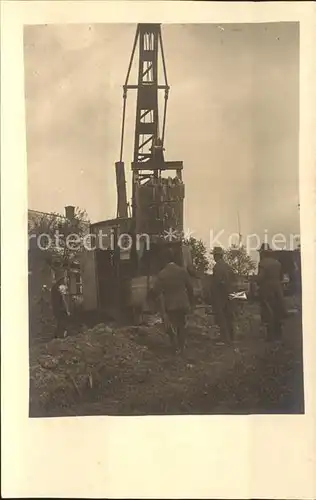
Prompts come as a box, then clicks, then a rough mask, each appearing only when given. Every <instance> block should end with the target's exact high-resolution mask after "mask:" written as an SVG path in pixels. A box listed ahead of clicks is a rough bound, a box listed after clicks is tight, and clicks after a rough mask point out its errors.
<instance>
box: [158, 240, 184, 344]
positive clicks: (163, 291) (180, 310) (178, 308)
mask: <svg viewBox="0 0 316 500" xmlns="http://www.w3.org/2000/svg"><path fill="white" fill-rule="evenodd" d="M150 295H151V296H152V297H153V298H157V297H159V298H160V300H161V302H160V304H161V312H162V316H163V319H164V324H165V327H166V330H167V333H168V335H169V337H170V342H171V347H172V349H173V351H174V352H177V351H178V350H180V352H183V350H184V348H185V341H186V332H185V320H186V314H187V313H188V312H189V310H190V308H191V307H192V305H193V287H192V284H191V280H190V277H189V274H188V272H187V271H186V269H184V268H183V267H181V266H179V265H178V264H177V263H176V258H175V253H174V251H173V250H172V249H171V248H170V249H168V250H167V251H166V266H165V267H164V268H163V269H162V270H161V271H160V273H159V274H158V276H157V278H156V281H155V283H154V286H153V288H152V290H151V291H150Z"/></svg>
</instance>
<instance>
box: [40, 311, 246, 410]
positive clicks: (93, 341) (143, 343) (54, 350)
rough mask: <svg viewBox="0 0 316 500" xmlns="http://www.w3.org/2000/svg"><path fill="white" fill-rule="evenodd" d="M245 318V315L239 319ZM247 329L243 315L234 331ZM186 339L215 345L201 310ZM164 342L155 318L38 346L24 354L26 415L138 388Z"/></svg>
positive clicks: (210, 324)
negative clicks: (27, 370) (27, 358)
mask: <svg viewBox="0 0 316 500" xmlns="http://www.w3.org/2000/svg"><path fill="white" fill-rule="evenodd" d="M244 316H245V315H244ZM246 322H248V324H249V314H248V315H247V317H246V316H245V317H244V318H241V319H240V321H239V329H240V330H241V329H245V324H246ZM187 328H188V331H189V335H190V337H191V338H194V337H198V338H199V339H201V340H202V339H203V337H207V338H213V339H215V338H216V337H217V336H218V328H217V327H216V326H215V325H214V320H213V317H212V315H209V314H206V313H205V311H204V310H203V308H202V309H201V310H196V311H195V312H194V314H192V315H191V316H190V317H189V318H188V323H187ZM168 349H169V342H168V337H167V335H166V333H165V332H164V328H163V325H162V322H161V320H160V318H159V317H157V316H150V317H148V318H147V321H146V324H144V325H141V326H128V327H123V328H122V327H121V328H117V327H113V326H109V325H106V324H104V323H101V324H98V325H96V326H95V327H93V328H90V329H88V328H83V329H82V332H81V333H77V334H72V335H70V336H68V337H66V338H64V339H52V340H49V341H48V342H46V343H38V344H35V345H33V346H32V347H31V349H30V407H31V408H32V413H35V414H36V413H43V412H45V411H46V410H47V411H48V412H49V411H50V409H52V408H67V407H69V406H71V405H72V404H75V403H76V402H78V400H85V401H86V400H88V399H89V398H92V399H94V400H95V398H97V397H98V395H100V394H103V395H104V394H105V393H106V394H107V395H109V396H111V395H113V394H115V392H116V391H117V390H119V389H120V388H122V387H124V385H125V384H129V385H131V384H134V383H135V384H138V383H139V382H142V381H144V380H146V377H147V376H148V374H149V373H150V372H151V371H152V370H153V369H156V367H157V366H156V365H157V363H160V361H159V358H160V359H163V358H165V357H166V356H168V352H169V351H168Z"/></svg>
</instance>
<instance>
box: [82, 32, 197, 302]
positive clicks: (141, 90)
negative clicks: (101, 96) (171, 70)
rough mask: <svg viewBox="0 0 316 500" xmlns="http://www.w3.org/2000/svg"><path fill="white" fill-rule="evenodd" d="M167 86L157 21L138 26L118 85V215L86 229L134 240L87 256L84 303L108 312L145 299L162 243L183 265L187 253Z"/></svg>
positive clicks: (179, 163)
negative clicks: (131, 110) (130, 144)
mask: <svg viewBox="0 0 316 500" xmlns="http://www.w3.org/2000/svg"><path fill="white" fill-rule="evenodd" d="M135 61H137V69H138V71H137V74H138V77H137V81H136V82H134V83H132V82H131V81H130V80H131V70H132V67H133V63H134V62H135ZM159 68H162V75H161V76H162V82H160V81H159V77H160V74H158V73H159V71H158V70H159ZM169 90H170V88H169V85H168V80H167V72H166V64H165V56H164V50H163V43H162V36H161V25H160V24H139V25H138V26H137V30H136V36H135V39H134V44H133V48H132V54H131V58H130V62H129V66H128V71H127V76H126V80H125V83H124V85H123V112H122V128H121V142H120V156H119V161H117V162H116V163H115V170H116V188H117V214H116V218H115V219H111V220H106V221H101V222H97V223H95V224H92V225H91V228H90V232H91V233H92V234H96V233H97V232H98V231H100V229H101V230H102V232H103V231H105V232H106V231H108V230H110V231H111V232H112V233H113V234H114V239H115V242H117V241H118V240H119V239H120V238H121V236H123V235H125V236H126V235H128V237H129V240H130V241H131V242H132V244H131V246H130V248H129V250H128V251H124V249H123V250H122V248H121V245H117V244H116V245H115V248H114V249H113V248H109V249H106V250H104V249H100V248H97V249H96V251H95V253H94V254H91V252H90V254H89V255H85V259H86V261H85V269H87V272H86V280H85V282H86V284H87V285H86V287H84V289H85V290H86V292H85V294H86V299H85V304H86V308H89V309H93V308H97V309H99V310H107V309H109V308H111V307H112V308H115V307H117V305H119V307H120V308H122V307H123V308H124V307H125V305H126V304H129V305H131V296H132V298H133V296H134V297H135V293H136V295H137V293H138V292H139V290H141V293H140V296H141V297H143V298H144V295H146V291H147V290H148V287H149V286H150V280H151V279H152V278H153V277H154V276H155V275H156V274H157V273H158V272H159V271H160V269H161V268H162V266H163V264H164V262H163V255H164V249H165V247H166V246H167V245H172V246H173V247H174V248H175V249H176V250H177V252H178V257H179V261H180V262H181V263H185V260H186V259H187V258H188V257H186V256H185V255H188V252H185V251H184V249H185V246H184V245H183V244H182V234H183V200H184V184H183V181H182V169H183V163H182V161H166V160H165V154H164V142H165V132H166V116H167V104H168V97H169ZM133 92H136V115H135V130H134V148H133V149H134V150H133V156H132V158H131V163H130V167H131V168H130V172H131V176H132V195H131V203H129V202H128V201H127V190H126V175H125V164H124V161H123V153H124V137H125V122H126V108H127V95H128V94H129V95H130V93H133ZM161 97H162V103H163V105H162V106H161V109H162V113H160V111H161V109H160V106H159V104H160V100H159V98H161ZM160 114H162V116H160ZM121 243H122V241H121ZM93 255H94V256H93ZM94 283H95V285H94ZM94 290H95V291H94ZM135 291H136V292H135ZM133 294H134V295H133ZM140 300H143V299H140ZM136 302H137V301H136ZM132 307H134V306H132Z"/></svg>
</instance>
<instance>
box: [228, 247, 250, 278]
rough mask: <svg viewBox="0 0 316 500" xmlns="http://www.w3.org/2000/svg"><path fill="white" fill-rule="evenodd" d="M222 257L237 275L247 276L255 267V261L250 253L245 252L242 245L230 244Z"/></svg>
mask: <svg viewBox="0 0 316 500" xmlns="http://www.w3.org/2000/svg"><path fill="white" fill-rule="evenodd" d="M224 259H225V261H226V262H227V264H229V265H230V266H231V268H232V269H233V271H234V273H236V274H237V275H238V276H248V275H249V274H250V273H252V272H253V271H255V269H256V263H255V261H254V260H253V259H252V258H251V257H250V255H248V254H247V250H246V247H245V246H244V245H242V246H239V245H232V246H231V247H230V248H228V249H227V250H225V253H224Z"/></svg>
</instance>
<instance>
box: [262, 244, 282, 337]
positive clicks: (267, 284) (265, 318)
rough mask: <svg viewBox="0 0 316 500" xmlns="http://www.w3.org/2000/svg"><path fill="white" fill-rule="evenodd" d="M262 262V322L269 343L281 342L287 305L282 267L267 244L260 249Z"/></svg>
mask: <svg viewBox="0 0 316 500" xmlns="http://www.w3.org/2000/svg"><path fill="white" fill-rule="evenodd" d="M259 254H260V262H259V268H258V276H257V282H258V285H259V297H260V304H261V320H262V322H263V324H264V325H265V326H266V329H267V341H270V340H279V339H280V338H281V336H282V320H283V318H284V316H285V304H284V297H283V288H282V266H281V263H280V262H279V261H278V260H277V259H276V258H274V255H273V251H272V250H271V248H270V247H269V245H268V244H267V243H263V244H262V245H261V247H260V249H259Z"/></svg>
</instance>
